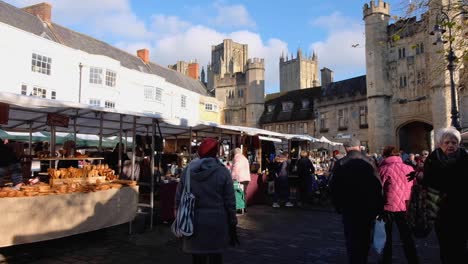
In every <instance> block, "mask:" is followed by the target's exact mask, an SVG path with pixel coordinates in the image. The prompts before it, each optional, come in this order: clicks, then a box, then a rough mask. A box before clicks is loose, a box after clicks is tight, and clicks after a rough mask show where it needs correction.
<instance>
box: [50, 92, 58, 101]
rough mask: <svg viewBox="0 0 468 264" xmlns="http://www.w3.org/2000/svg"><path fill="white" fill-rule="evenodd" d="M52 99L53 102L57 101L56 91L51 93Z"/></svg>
mask: <svg viewBox="0 0 468 264" xmlns="http://www.w3.org/2000/svg"><path fill="white" fill-rule="evenodd" d="M50 99H53V100H55V99H57V92H56V91H51V92H50Z"/></svg>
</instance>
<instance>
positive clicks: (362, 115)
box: [359, 105, 368, 128]
mask: <svg viewBox="0 0 468 264" xmlns="http://www.w3.org/2000/svg"><path fill="white" fill-rule="evenodd" d="M359 127H360V128H367V127H368V124H367V105H364V106H360V107H359Z"/></svg>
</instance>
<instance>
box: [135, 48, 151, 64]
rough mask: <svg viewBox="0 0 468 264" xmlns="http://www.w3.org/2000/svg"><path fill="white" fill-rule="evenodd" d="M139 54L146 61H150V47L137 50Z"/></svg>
mask: <svg viewBox="0 0 468 264" xmlns="http://www.w3.org/2000/svg"><path fill="white" fill-rule="evenodd" d="M137 56H138V57H139V58H140V59H141V60H142V61H143V62H144V63H145V64H148V63H149V50H148V49H141V50H137Z"/></svg>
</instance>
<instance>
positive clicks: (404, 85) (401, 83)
mask: <svg viewBox="0 0 468 264" xmlns="http://www.w3.org/2000/svg"><path fill="white" fill-rule="evenodd" d="M407 84H408V83H407V82H406V75H402V76H400V88H405V87H406V86H407Z"/></svg>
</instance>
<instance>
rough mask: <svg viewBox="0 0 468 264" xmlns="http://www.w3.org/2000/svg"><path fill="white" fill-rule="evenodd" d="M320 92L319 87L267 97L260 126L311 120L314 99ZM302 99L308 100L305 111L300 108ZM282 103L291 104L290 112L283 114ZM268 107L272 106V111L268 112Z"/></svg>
mask: <svg viewBox="0 0 468 264" xmlns="http://www.w3.org/2000/svg"><path fill="white" fill-rule="evenodd" d="M320 92H321V91H320V87H314V88H307V89H300V90H294V91H290V92H287V93H276V94H272V95H267V97H266V99H265V109H264V111H263V114H262V116H261V117H260V124H268V123H276V122H288V121H298V120H310V119H313V117H314V105H313V104H314V98H316V97H317V96H320ZM304 99H309V107H308V108H306V109H303V108H302V101H303V100H304ZM283 102H292V103H293V109H292V111H287V112H284V111H283V109H282V103H283ZM270 105H274V110H273V111H271V112H268V107H269V106H270Z"/></svg>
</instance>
